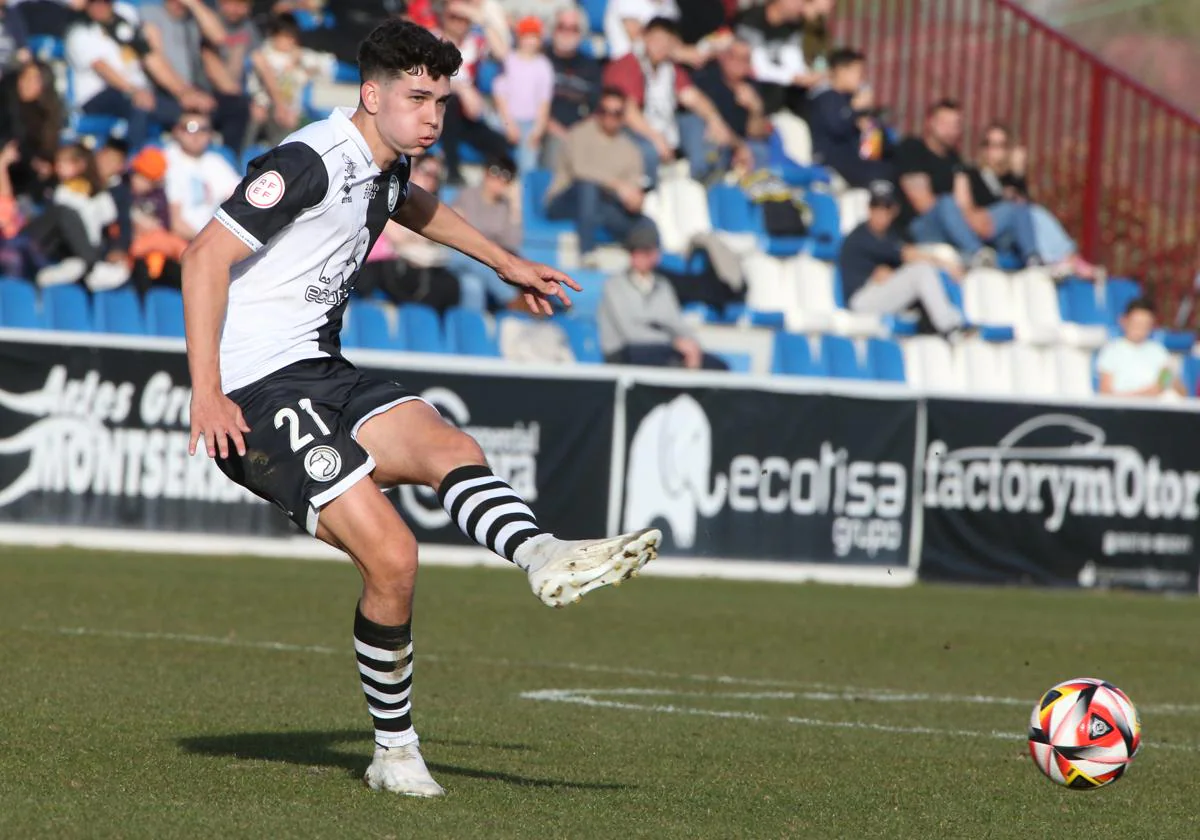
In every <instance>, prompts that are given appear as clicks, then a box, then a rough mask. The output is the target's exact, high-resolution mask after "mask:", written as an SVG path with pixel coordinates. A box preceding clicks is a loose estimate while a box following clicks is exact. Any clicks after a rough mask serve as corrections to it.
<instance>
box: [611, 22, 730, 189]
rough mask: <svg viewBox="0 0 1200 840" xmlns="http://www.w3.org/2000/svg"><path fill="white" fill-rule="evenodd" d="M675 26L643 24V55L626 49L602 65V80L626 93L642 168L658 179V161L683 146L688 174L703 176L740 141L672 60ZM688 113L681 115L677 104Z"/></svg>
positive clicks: (723, 165) (667, 158) (720, 163)
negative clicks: (688, 166) (613, 59)
mask: <svg viewBox="0 0 1200 840" xmlns="http://www.w3.org/2000/svg"><path fill="white" fill-rule="evenodd" d="M678 47H679V30H678V28H677V26H676V25H675V23H674V22H673V21H671V20H668V19H667V18H655V19H654V20H652V21H650V22H649V23H647V24H646V28H645V30H644V32H643V35H642V54H641V55H634V54H629V55H626V56H625V57H624V58H621V59H618V60H617V61H614V62H612V63H611V64H609V65H608V67H606V68H605V70H604V84H605V86H606V87H614V88H617V89H618V90H621V91H622V92H624V94H625V97H626V99H625V122H626V125H627V126H628V127H629V129H630V130H631V132H632V133H633V135H634V139H635V140H636V141H637V142H638V145H639V146H640V147H641V149H642V155H643V157H644V158H645V165H646V173H647V175H649V177H650V180H651V182H652V183H653V182H655V181H657V171H658V163H659V161H662V162H670V161H672V160H674V159H675V155H676V150H678V149H682V151H683V153H684V155H685V156H686V157H687V159H688V163H689V164H690V168H691V173H692V177H693V178H695V179H697V180H704V179H705V178H706V177H707V176H708V175H709V173H710V172H712V171H713V170H714V169H718V168H719V169H724V168H727V167H728V165H729V161H730V158H731V157H732V155H733V152H734V150H735V149H736V147H738V146H739V145H741V141H740V140H739V139H738V138H737V137H735V136H734V134H733V132H732V131H730V130H729V126H728V125H726V124H725V121H724V120H723V119H721V115H720V114H719V113H718V112H717V109H716V108H715V107H713V104H712V102H710V101H709V99H708V97H707V96H705V95H704V94H703V93H701V92H700V90H699V89H698V88H697V87H696V86H695V85H693V84H692V78H691V76H690V75H689V73H688V71H687V70H686V69H684V68H683V67H682V66H680V65H678V64H676V63H675V62H674V61H672V60H671V55H672V54H673V53H674V52H675V50H676V49H677V48H678ZM680 108H683V109H686V110H687V111H688V112H689V113H684V114H680V113H679V109H680Z"/></svg>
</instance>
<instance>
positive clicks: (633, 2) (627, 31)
mask: <svg viewBox="0 0 1200 840" xmlns="http://www.w3.org/2000/svg"><path fill="white" fill-rule="evenodd" d="M679 17H680V15H679V5H678V3H677V2H676V0H608V5H607V6H606V7H605V9H604V38H605V40H606V41H607V42H608V58H609V60H610V61H616V60H617V59H619V58H624V57H625V56H627V55H629V54H630V53H636V52H637V49H635V47H637V46H640V44H641V42H642V37H643V35H644V34H645V28H646V25H647V24H648V23H650V21H652V20H654V19H655V18H665V19H666V20H679Z"/></svg>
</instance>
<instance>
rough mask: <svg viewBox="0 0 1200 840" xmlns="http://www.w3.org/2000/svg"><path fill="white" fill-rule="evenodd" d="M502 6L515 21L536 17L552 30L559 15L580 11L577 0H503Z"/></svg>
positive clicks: (543, 25)
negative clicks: (576, 3)
mask: <svg viewBox="0 0 1200 840" xmlns="http://www.w3.org/2000/svg"><path fill="white" fill-rule="evenodd" d="M501 5H502V6H503V7H504V11H505V12H507V13H508V16H509V17H510V18H512V19H513V20H521V19H522V18H527V17H535V18H537V19H538V20H540V21H541V22H542V27H543V28H545V29H551V30H552V29H553V28H554V24H555V22H556V21H557V20H558V18H559V15H562V14H564V13H566V12H578V11H579V7H578V6H577V5H575V0H503V2H502V3H501ZM585 20H586V19H585Z"/></svg>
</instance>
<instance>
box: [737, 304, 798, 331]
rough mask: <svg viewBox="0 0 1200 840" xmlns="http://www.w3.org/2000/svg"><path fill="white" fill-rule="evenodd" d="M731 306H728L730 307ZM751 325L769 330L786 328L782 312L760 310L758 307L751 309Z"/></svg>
mask: <svg viewBox="0 0 1200 840" xmlns="http://www.w3.org/2000/svg"><path fill="white" fill-rule="evenodd" d="M728 308H729V307H726V309H728ZM750 325H751V326H753V327H763V328H764V329H768V330H782V329H783V328H784V317H783V313H782V312H760V311H759V310H757V309H752V310H750Z"/></svg>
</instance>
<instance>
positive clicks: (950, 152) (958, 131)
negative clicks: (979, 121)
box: [895, 99, 1036, 266]
mask: <svg viewBox="0 0 1200 840" xmlns="http://www.w3.org/2000/svg"><path fill="white" fill-rule="evenodd" d="M961 139H962V111H961V109H960V108H959V105H958V103H957V102H955V101H953V100H950V99H943V100H941V101H939V102H936V103H934V105H933V106H932V107H931V108H930V109H929V112H928V114H927V115H926V119H925V134H924V136H922V137H909V138H907V139H905V140H904V141H902V142H901V143H900V145H899V146H898V147H897V149H896V156H895V164H896V171H897V172H898V174H899V178H900V181H899V186H900V192H901V214H900V218H899V223H900V224H901V225H902V230H907V231H908V233H909V235H911V236H912V238H913V239H915V240H916V241H917V242H920V243H934V242H948V243H949V244H951V245H953V246H954V247H955V248H956V249H957V250H958V251H959V253H960V254H961V255H962V257H963V259H964V260H966V261H968V262H971V263H972V264H974V265H980V266H984V265H994V264H995V260H996V252H995V250H994V249H993V248H991V247H988V246H986V245H985V243H984V239H983V238H982V237H980V236H979V234H977V233H976V232H975V230H973V229H972V227H971V225H970V223H969V222H968V221H967V218H966V215H965V213H964V204H963V195H964V193H966V194H967V197H968V198H969V192H970V181H969V179H968V178H967V174H966V171H965V170H964V168H963V164H962V158H960V157H959V155H958V144H959V141H960V140H961ZM986 212H987V214H988V216H989V217H990V220H991V223H992V228H991V233H992V236H991V237H990V238H989V240H988V241H990V242H998V241H1002V240H1009V241H1013V242H1014V243H1015V246H1016V250H1017V252H1018V254H1019V256H1020V259H1021V260H1022V262H1028V261H1029V260H1031V259H1033V258H1034V257H1035V255H1036V244H1035V243H1034V241H1033V225H1032V223H1031V222H1030V218H1029V214H1028V213H1027V212H1025V211H1024V210H1023V209H1022V208H1019V207H1017V205H1015V204H1013V203H1012V202H1001V203H1000V204H997V205H995V206H993V207H990V208H988V210H987V211H986Z"/></svg>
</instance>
